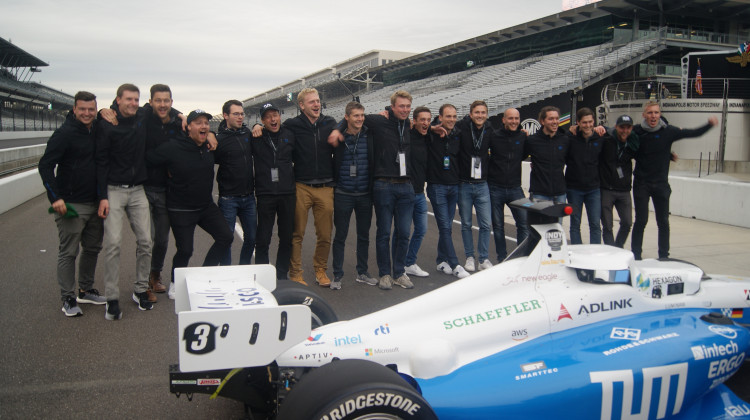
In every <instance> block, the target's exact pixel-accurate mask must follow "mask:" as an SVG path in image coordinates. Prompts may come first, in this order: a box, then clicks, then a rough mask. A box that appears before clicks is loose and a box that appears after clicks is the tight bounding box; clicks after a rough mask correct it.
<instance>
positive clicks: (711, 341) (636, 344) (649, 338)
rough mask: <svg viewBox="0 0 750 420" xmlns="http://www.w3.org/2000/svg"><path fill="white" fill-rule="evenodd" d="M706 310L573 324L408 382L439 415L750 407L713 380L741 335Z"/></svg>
mask: <svg viewBox="0 0 750 420" xmlns="http://www.w3.org/2000/svg"><path fill="white" fill-rule="evenodd" d="M707 313H708V312H707V311H705V310H670V311H660V312H656V313H648V314H638V315H632V316H627V317H622V318H618V319H614V320H609V321H604V322H599V323H596V324H591V325H587V326H581V327H578V328H574V329H570V330H566V331H561V332H556V333H553V334H550V335H548V336H544V337H540V338H537V339H533V340H530V341H528V342H526V343H523V344H520V345H518V346H516V347H514V348H511V349H509V350H506V351H502V352H500V353H497V354H494V355H492V356H490V357H486V358H484V359H481V360H478V361H476V362H473V363H471V364H468V365H466V366H463V367H461V368H459V369H457V370H456V371H454V372H452V373H451V374H449V375H445V376H441V377H437V378H432V379H427V380H424V379H417V382H418V384H419V386H420V387H421V389H422V392H423V396H424V397H425V399H426V400H427V401H428V402H429V403H430V404H431V406H432V408H433V409H434V410H435V413H436V414H437V415H438V417H439V418H440V419H465V418H472V419H497V418H555V419H613V420H614V419H631V418H639V419H641V418H642V419H664V418H676V419H707V418H716V417H717V416H718V418H725V417H722V416H727V413H731V412H734V413H742V412H743V410H745V409H746V408H747V409H748V411H750V407H749V406H748V404H746V403H745V402H743V401H742V400H740V399H739V398H737V397H736V396H734V394H732V393H731V391H729V390H728V388H726V387H725V386H724V385H722V383H723V382H724V381H725V380H726V379H728V378H729V377H730V376H731V375H732V374H734V373H735V372H736V371H737V370H738V369H739V367H740V365H741V364H742V362H743V360H744V359H745V355H746V353H747V351H748V349H749V348H750V333H749V332H748V330H747V329H745V328H743V327H740V326H737V325H735V324H733V323H730V324H727V325H722V324H715V323H711V322H707V321H706V320H704V319H706V314H707ZM702 317H703V319H702ZM722 320H723V321H724V322H726V320H727V319H726V318H722ZM709 321H711V320H710V319H709ZM726 418H732V417H726Z"/></svg>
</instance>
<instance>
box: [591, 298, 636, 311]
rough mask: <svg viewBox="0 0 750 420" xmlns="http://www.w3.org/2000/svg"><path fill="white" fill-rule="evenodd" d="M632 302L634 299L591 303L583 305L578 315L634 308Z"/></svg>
mask: <svg viewBox="0 0 750 420" xmlns="http://www.w3.org/2000/svg"><path fill="white" fill-rule="evenodd" d="M631 300H632V298H628V299H620V300H610V301H609V302H596V303H589V304H588V305H581V307H580V308H579V309H578V315H581V314H582V313H587V314H595V313H597V312H608V311H616V310H618V309H625V308H632V307H633V305H632V303H631V302H630V301H631Z"/></svg>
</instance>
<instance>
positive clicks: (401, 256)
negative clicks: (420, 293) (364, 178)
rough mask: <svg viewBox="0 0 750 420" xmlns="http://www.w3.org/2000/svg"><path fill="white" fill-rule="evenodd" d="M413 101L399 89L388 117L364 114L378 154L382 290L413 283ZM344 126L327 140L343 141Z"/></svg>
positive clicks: (376, 200)
mask: <svg viewBox="0 0 750 420" xmlns="http://www.w3.org/2000/svg"><path fill="white" fill-rule="evenodd" d="M411 102H412V97H411V95H410V94H409V92H406V91H404V90H397V91H396V92H394V93H393V95H391V105H390V106H389V107H387V108H386V111H387V112H388V117H385V116H383V115H380V114H371V115H367V116H366V117H365V126H366V127H367V129H368V130H369V132H370V133H372V141H373V153H374V156H375V161H374V162H373V163H374V168H373V177H374V178H375V181H374V183H373V194H372V195H373V197H372V199H373V203H374V204H375V218H376V225H377V229H376V239H375V253H376V255H377V262H378V274H379V276H380V280H379V282H378V287H380V288H381V289H383V290H389V289H391V288H392V287H393V285H394V284H395V285H397V286H401V287H403V288H405V289H411V288H412V287H414V284H413V283H412V282H411V280H410V279H409V276H407V275H406V272H405V260H406V252H407V249H408V247H409V231H410V229H411V218H412V214H413V211H414V189H413V187H412V185H411V170H412V169H411V168H410V165H409V159H410V156H411V148H410V139H409V137H410V136H409V131H410V121H409V113H410V112H411ZM343 130H344V128H343V124H340V125H339V127H338V128H337V129H336V130H334V131H333V133H331V136H330V138H329V139H328V141H329V142H330V143H332V144H334V143H335V142H337V141H339V142H340V141H342V140H343V135H342V134H341V132H342V131H343ZM392 225H395V233H394V234H395V235H396V241H395V244H396V245H395V247H394V248H395V249H394V250H393V253H392V254H391V246H390V244H391V226H392ZM391 255H392V256H393V258H391Z"/></svg>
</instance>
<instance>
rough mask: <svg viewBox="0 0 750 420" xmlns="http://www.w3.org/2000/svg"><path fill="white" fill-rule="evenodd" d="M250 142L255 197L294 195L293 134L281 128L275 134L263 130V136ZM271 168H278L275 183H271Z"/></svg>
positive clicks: (294, 144) (294, 145)
mask: <svg viewBox="0 0 750 420" xmlns="http://www.w3.org/2000/svg"><path fill="white" fill-rule="evenodd" d="M251 142H252V150H253V160H254V161H255V195H256V196H262V195H282V194H294V193H295V192H296V191H297V189H296V188H297V187H296V186H295V184H294V183H295V181H294V167H293V164H292V156H293V155H294V149H295V147H296V142H295V138H294V134H293V133H292V132H291V131H290V130H288V129H286V128H284V127H283V126H282V127H281V129H280V130H279V131H278V132H276V133H271V132H270V131H268V130H266V129H265V128H264V129H263V134H261V136H260V137H253V139H252V140H251ZM274 147H275V148H276V151H274ZM272 168H278V172H279V180H278V181H277V182H273V181H271V169H272Z"/></svg>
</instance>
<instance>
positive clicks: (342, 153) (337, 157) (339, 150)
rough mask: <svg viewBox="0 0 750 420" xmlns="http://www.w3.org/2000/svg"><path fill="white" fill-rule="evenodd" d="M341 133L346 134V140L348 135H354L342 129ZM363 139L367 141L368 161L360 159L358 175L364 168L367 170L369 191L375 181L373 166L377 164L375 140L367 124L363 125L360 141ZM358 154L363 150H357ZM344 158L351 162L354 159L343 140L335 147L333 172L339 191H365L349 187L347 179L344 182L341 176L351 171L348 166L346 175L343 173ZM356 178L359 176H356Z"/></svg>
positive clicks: (351, 136) (345, 172)
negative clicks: (374, 149) (374, 150)
mask: <svg viewBox="0 0 750 420" xmlns="http://www.w3.org/2000/svg"><path fill="white" fill-rule="evenodd" d="M341 134H342V135H343V136H344V140H346V138H347V137H349V138H350V139H351V138H353V137H354V136H353V135H352V134H347V133H346V132H344V131H342V132H341ZM362 140H364V141H365V142H367V162H362V161H361V160H360V159H358V162H357V175H358V176H360V175H361V174H362V173H363V171H362V169H365V170H366V171H367V192H370V191H372V182H373V176H372V174H373V171H372V168H373V167H374V165H375V162H374V156H375V153H374V152H373V143H375V142H374V141H373V140H372V136H371V135H370V133H369V132H368V130H367V127H366V126H362V131H361V133H360V138H359V141H360V142H361V141H362ZM352 143H353V141H352ZM360 147H361V146H360ZM357 156H358V157H359V156H361V150H357ZM347 157H349V158H350V159H346V158H347ZM344 160H349V161H350V162H351V161H353V159H351V152H350V151H349V149H347V147H346V145H345V144H344V143H343V142H342V143H339V145H338V146H336V147H335V148H334V149H333V174H334V180H335V181H336V188H337V191H344V192H347V193H362V192H363V191H353V189H354V187H352V188H349V185H348V184H349V183H347V182H346V180H344V182H342V180H341V177H342V176H346V174H348V173H349V171H348V168H344V175H342V174H341V165H342V164H343V162H344ZM354 178H357V177H354ZM351 184H355V183H354V182H352V183H351Z"/></svg>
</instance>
